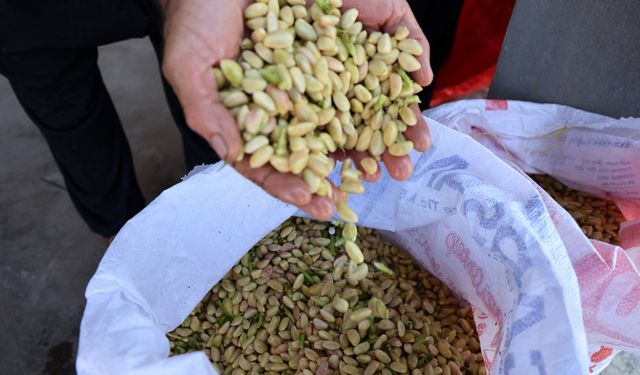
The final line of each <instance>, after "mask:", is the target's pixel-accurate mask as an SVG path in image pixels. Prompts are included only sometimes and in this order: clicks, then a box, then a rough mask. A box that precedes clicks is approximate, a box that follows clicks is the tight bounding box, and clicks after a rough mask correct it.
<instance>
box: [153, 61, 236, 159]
mask: <svg viewBox="0 0 640 375" xmlns="http://www.w3.org/2000/svg"><path fill="white" fill-rule="evenodd" d="M164 69H165V71H166V75H167V78H168V79H169V78H170V79H171V81H170V82H172V86H173V88H174V90H175V91H176V94H177V95H178V98H179V99H180V103H181V104H182V108H183V110H184V115H185V120H186V121H187V124H188V125H189V127H190V128H191V129H193V130H194V131H195V132H196V133H198V134H199V135H200V136H201V137H203V138H204V139H205V140H206V141H208V142H209V144H210V145H211V147H212V148H213V149H214V150H215V151H216V153H217V154H218V156H220V158H221V159H223V160H226V161H228V162H231V161H233V160H235V158H236V157H237V155H238V154H239V153H240V149H241V147H242V146H241V145H242V142H241V139H240V133H239V131H238V127H237V125H236V123H235V120H234V119H233V117H232V116H231V114H230V113H229V111H228V110H227V109H226V108H225V107H224V105H223V104H222V103H220V102H219V97H218V90H217V87H216V83H215V78H214V77H213V74H212V73H211V68H210V67H209V66H208V65H205V64H202V65H201V64H189V63H181V64H172V63H171V61H169V62H167V63H166V65H164Z"/></svg>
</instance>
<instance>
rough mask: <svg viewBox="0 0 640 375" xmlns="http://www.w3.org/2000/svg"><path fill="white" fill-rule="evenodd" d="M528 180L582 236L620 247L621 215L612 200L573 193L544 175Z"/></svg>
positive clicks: (622, 219)
mask: <svg viewBox="0 0 640 375" xmlns="http://www.w3.org/2000/svg"><path fill="white" fill-rule="evenodd" d="M531 178H532V179H533V180H534V181H536V182H537V183H538V185H540V186H541V187H542V188H543V189H544V190H545V191H546V192H547V193H549V195H550V196H551V197H552V198H553V199H554V200H555V201H556V202H558V203H559V204H560V205H561V206H562V208H564V209H565V210H567V211H568V212H569V214H571V216H572V217H573V218H574V219H575V221H576V223H578V226H580V228H581V229H582V232H583V233H584V235H585V236H587V237H589V238H590V239H592V240H598V241H604V242H607V243H610V244H612V245H618V244H620V241H619V239H618V232H619V231H620V223H621V222H622V221H624V216H622V213H621V212H620V210H619V209H618V207H617V206H616V204H615V203H614V202H613V201H610V200H606V199H601V198H596V197H594V196H591V195H589V194H587V193H583V192H580V191H577V190H573V189H571V188H569V187H567V186H566V185H564V184H562V183H561V182H560V181H558V180H556V179H554V178H553V177H551V176H548V175H532V176H531Z"/></svg>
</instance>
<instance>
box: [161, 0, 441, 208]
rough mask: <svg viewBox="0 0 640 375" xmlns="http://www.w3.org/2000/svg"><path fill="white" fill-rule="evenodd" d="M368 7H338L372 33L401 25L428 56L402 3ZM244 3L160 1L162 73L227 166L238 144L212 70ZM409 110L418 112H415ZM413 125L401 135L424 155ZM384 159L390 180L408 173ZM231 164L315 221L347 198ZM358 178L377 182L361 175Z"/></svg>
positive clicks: (407, 166) (231, 42) (403, 161)
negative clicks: (357, 15)
mask: <svg viewBox="0 0 640 375" xmlns="http://www.w3.org/2000/svg"><path fill="white" fill-rule="evenodd" d="M374 2H375V3H381V0H376V1H362V0H360V1H356V0H353V1H345V7H346V8H348V7H353V6H354V5H355V6H357V7H358V8H359V9H361V10H362V11H363V13H362V14H361V18H362V21H363V23H364V24H365V26H367V27H370V28H372V29H373V28H375V29H378V28H381V29H382V30H391V31H393V30H394V29H395V28H397V27H399V26H406V27H407V28H409V30H410V31H411V36H412V37H413V38H415V39H417V40H419V41H421V42H422V44H423V45H424V46H426V48H425V51H428V44H427V42H426V38H425V37H424V35H423V34H422V32H421V31H420V29H419V26H418V24H417V22H416V21H415V18H414V17H413V15H412V14H411V10H410V9H409V6H408V5H407V4H406V2H405V1H404V0H393V1H392V4H394V5H393V6H392V7H388V4H387V2H385V4H382V5H383V6H381V8H384V10H385V11H384V12H382V13H381V12H380V8H377V9H376V8H375V7H373V6H372V5H371V3H374ZM249 3H251V1H250V0H242V1H233V2H227V1H224V0H168V1H166V3H165V4H163V5H164V8H165V14H166V29H165V55H164V60H163V72H164V75H165V77H166V78H167V80H168V81H169V83H170V84H171V85H172V86H173V88H174V90H175V92H176V94H177V95H178V98H179V99H180V102H181V104H182V106H183V109H184V112H185V117H186V120H187V123H188V124H189V126H190V127H191V128H192V129H193V130H194V131H195V132H197V133H198V134H200V135H201V136H202V137H203V138H205V139H206V140H208V141H209V143H210V144H211V147H212V148H213V149H214V150H215V151H216V152H217V153H218V155H219V156H220V157H221V158H222V159H224V160H226V161H228V162H234V161H235V160H236V157H237V156H238V154H239V153H240V150H241V148H242V140H241V138H240V134H239V131H238V128H237V125H236V124H235V121H234V119H233V117H232V116H231V114H230V113H229V112H228V111H227V109H226V108H225V107H224V105H223V104H222V103H221V101H220V98H219V95H218V91H217V86H216V82H215V78H214V77H213V75H212V73H211V67H212V66H215V65H217V64H218V63H219V62H220V61H221V60H223V59H234V58H235V57H236V56H237V55H238V53H239V51H240V41H241V39H242V36H243V32H244V18H243V9H244V8H245V7H246V6H247V5H248V4H249ZM425 61H426V63H425ZM421 63H422V65H423V67H426V68H423V70H421V71H419V72H416V73H414V79H415V80H416V81H417V82H418V83H420V84H428V83H429V82H430V80H431V77H432V74H431V70H430V68H428V57H426V58H425V57H423V58H422V60H421ZM415 110H416V111H418V114H419V110H418V109H417V107H416V108H415ZM418 120H419V123H418V124H417V125H416V126H414V127H412V128H411V129H408V131H407V133H405V135H406V136H407V138H408V139H409V140H412V141H413V142H414V147H415V148H416V149H417V150H419V151H424V150H426V149H427V148H428V147H429V145H430V138H429V133H428V128H427V127H426V124H425V123H424V121H423V120H422V117H421V116H418ZM383 161H384V163H385V165H386V166H387V169H388V170H389V172H390V174H391V175H392V176H393V177H394V178H397V179H404V178H407V177H409V176H410V175H411V171H412V165H411V161H410V159H409V158H408V157H394V156H391V155H389V154H388V153H385V155H383ZM234 166H235V167H236V169H237V170H238V171H239V172H240V173H242V174H243V175H245V176H246V177H247V178H249V179H251V180H252V181H254V182H255V183H257V184H258V185H260V186H261V187H262V188H263V189H265V190H266V191H267V192H268V193H270V194H271V195H273V196H275V197H277V198H279V199H281V200H283V201H285V202H287V203H291V204H293V205H296V206H298V207H300V208H301V209H302V210H304V211H305V212H307V213H309V214H310V215H312V216H315V217H316V218H318V219H320V220H326V219H329V218H330V217H331V215H332V214H333V211H334V206H335V204H336V203H337V201H339V200H345V199H346V197H345V194H343V193H341V192H339V190H337V189H335V187H334V189H333V192H334V194H332V195H331V198H330V197H320V196H317V195H312V194H311V193H310V192H309V189H308V188H307V185H306V183H305V182H304V181H303V179H302V178H300V177H298V176H295V175H293V174H287V173H280V172H277V171H276V170H275V169H274V168H272V167H271V166H270V165H267V166H264V167H262V168H259V169H252V168H250V167H249V165H248V161H247V160H244V161H242V162H237V163H235V164H234ZM378 177H379V174H378ZM365 179H367V180H370V181H371V180H375V179H376V178H375V176H369V175H366V174H365Z"/></svg>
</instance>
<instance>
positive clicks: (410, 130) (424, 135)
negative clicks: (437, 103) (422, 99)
mask: <svg viewBox="0 0 640 375" xmlns="http://www.w3.org/2000/svg"><path fill="white" fill-rule="evenodd" d="M411 109H412V110H413V111H414V112H416V117H417V118H418V123H417V124H415V125H414V126H409V127H407V130H406V131H405V132H404V135H405V137H407V139H408V140H410V141H411V142H413V147H414V148H415V149H416V150H417V151H420V152H425V151H427V150H428V149H429V147H431V132H430V131H429V126H428V125H427V123H426V121H425V120H424V117H422V113H420V108H419V107H418V105H417V104H414V105H412V106H411Z"/></svg>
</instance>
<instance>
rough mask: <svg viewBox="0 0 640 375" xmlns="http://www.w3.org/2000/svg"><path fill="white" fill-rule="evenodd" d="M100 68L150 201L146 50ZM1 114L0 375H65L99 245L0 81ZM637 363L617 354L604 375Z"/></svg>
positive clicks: (169, 151)
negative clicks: (0, 347)
mask: <svg viewBox="0 0 640 375" xmlns="http://www.w3.org/2000/svg"><path fill="white" fill-rule="evenodd" d="M100 65H101V67H102V72H103V75H104V78H105V81H106V83H107V86H108V87H109V90H110V92H111V95H112V98H113V100H114V101H115V104H116V107H117V108H118V110H119V113H120V117H121V119H122V122H123V123H124V125H125V130H126V132H127V135H128V136H129V141H130V143H131V147H132V150H133V153H134V160H135V164H136V167H137V172H138V179H139V182H140V184H141V187H142V189H143V191H144V192H145V195H146V196H147V198H149V199H151V198H153V197H155V196H156V195H157V194H158V193H159V192H161V191H162V190H164V189H165V188H167V187H169V186H171V185H172V184H174V183H175V182H177V181H178V179H179V178H180V176H181V175H182V173H183V172H184V171H183V163H182V151H181V147H180V142H179V134H178V131H177V130H176V128H175V127H174V125H173V123H172V121H171V118H170V116H169V112H168V110H167V107H166V104H165V101H164V97H163V94H162V90H161V86H160V81H159V72H158V69H157V67H156V64H155V57H154V56H153V51H152V49H151V47H150V45H149V43H148V42H147V41H146V40H134V41H128V42H124V43H118V44H115V45H112V46H108V47H105V48H103V49H102V50H101V57H100ZM0 114H1V117H0V121H1V122H0V126H1V127H2V129H1V131H2V134H3V136H2V137H0V301H2V304H0V338H1V340H0V341H1V342H2V345H1V346H2V349H0V366H1V367H0V374H73V373H75V371H74V359H73V358H74V355H75V352H76V350H77V336H78V327H79V322H80V318H81V316H82V311H83V308H84V303H85V300H84V296H83V293H84V289H85V286H86V284H87V282H88V280H89V278H90V277H91V275H92V274H93V273H94V271H95V269H96V267H97V265H98V262H99V260H100V258H101V256H102V254H103V252H104V250H105V247H106V246H105V242H104V240H103V239H102V238H101V237H99V236H97V235H94V234H92V233H91V232H90V231H89V230H88V229H87V227H86V226H85V225H84V223H83V222H82V221H81V219H80V217H79V216H78V215H77V214H76V212H75V210H74V208H73V206H72V205H71V202H70V201H69V199H68V197H67V194H66V192H65V190H64V185H63V182H62V177H61V175H60V174H59V172H58V170H57V167H56V165H55V163H54V161H53V159H52V158H51V155H50V154H49V151H48V149H47V146H46V144H45V142H44V140H43V139H42V137H41V136H40V134H39V133H38V131H37V130H36V128H35V127H34V126H33V125H32V124H31V123H30V121H29V120H28V119H27V117H26V115H25V114H24V112H23V111H22V109H21V108H20V106H19V105H18V103H17V101H16V99H15V97H14V95H13V93H12V91H11V88H10V87H9V84H8V82H7V81H6V80H5V79H4V78H0ZM638 368H640V361H639V360H638V359H637V358H633V357H631V356H627V357H625V358H624V359H623V358H621V357H618V359H616V361H615V363H614V365H613V366H611V368H610V370H609V371H607V375H615V374H632V373H634V374H640V373H639V372H633V371H637V369H638ZM634 369H635V370H634Z"/></svg>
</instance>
